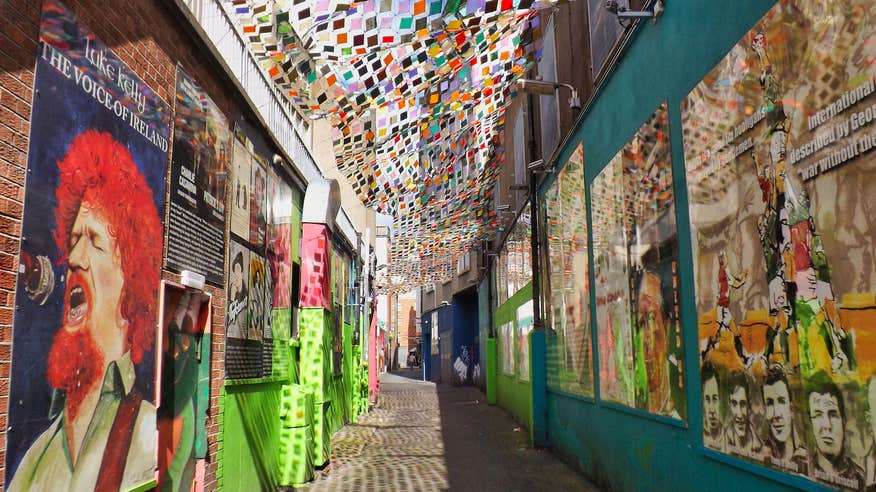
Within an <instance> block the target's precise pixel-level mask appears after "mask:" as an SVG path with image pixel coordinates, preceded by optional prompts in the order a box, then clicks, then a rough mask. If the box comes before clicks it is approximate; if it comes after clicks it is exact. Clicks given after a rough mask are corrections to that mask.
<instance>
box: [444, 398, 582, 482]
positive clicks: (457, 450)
mask: <svg viewBox="0 0 876 492" xmlns="http://www.w3.org/2000/svg"><path fill="white" fill-rule="evenodd" d="M436 390H437V393H438V402H439V407H440V412H441V435H442V438H443V441H444V455H445V459H446V464H447V474H448V482H449V484H450V489H451V490H475V489H476V490H484V491H487V490H489V491H492V490H495V491H507V490H519V491H539V490H549V491H560V490H562V491H579V490H580V491H596V490H599V489H597V488H596V487H595V486H594V485H593V484H591V483H589V482H588V481H587V480H586V479H585V478H584V477H583V476H581V475H580V474H578V473H576V472H575V471H573V470H572V469H571V468H569V467H568V466H567V465H566V464H564V463H563V462H561V461H560V460H559V459H558V458H557V457H556V456H554V455H553V453H551V452H550V451H549V450H547V449H535V448H532V447H531V446H530V444H529V431H528V430H527V429H526V428H525V427H523V426H521V425H520V424H518V423H517V422H515V421H514V420H513V419H512V418H511V416H510V415H509V414H508V413H507V412H506V411H505V410H503V409H502V408H500V407H498V406H493V405H488V404H487V403H486V395H485V394H484V393H483V392H482V391H481V390H480V389H479V388H477V387H474V386H450V385H444V384H438V385H437V386H436Z"/></svg>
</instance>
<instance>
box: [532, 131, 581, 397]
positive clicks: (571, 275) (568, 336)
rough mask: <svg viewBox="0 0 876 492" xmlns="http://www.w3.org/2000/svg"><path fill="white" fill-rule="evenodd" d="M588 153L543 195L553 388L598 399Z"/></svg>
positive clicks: (568, 164)
mask: <svg viewBox="0 0 876 492" xmlns="http://www.w3.org/2000/svg"><path fill="white" fill-rule="evenodd" d="M585 205H586V201H585V195H584V147H583V146H582V145H581V144H578V147H577V148H576V149H575V151H574V152H573V153H572V156H571V157H570V158H569V160H568V161H567V162H566V164H565V166H563V168H562V170H561V171H560V173H559V175H558V176H557V179H556V181H555V182H554V183H552V184H551V186H550V187H549V188H548V190H547V192H546V193H545V195H544V202H543V204H542V207H541V208H542V210H543V211H544V224H545V229H544V230H545V237H546V239H547V240H546V241H545V245H546V251H545V252H544V256H546V257H547V261H546V263H545V265H546V268H545V274H544V278H545V283H546V288H545V291H546V295H545V297H546V298H547V299H549V305H547V306H545V309H543V312H545V313H548V316H549V321H548V324H547V325H546V326H549V327H550V328H551V330H549V331H548V333H547V350H548V354H547V358H548V360H547V365H548V368H547V369H548V385H549V386H550V387H552V388H555V389H559V390H562V391H567V392H569V393H574V394H578V395H585V396H593V366H592V362H591V360H592V357H591V355H592V349H591V335H590V333H591V332H590V288H589V283H590V277H589V275H590V274H589V264H588V258H587V210H586V206H585Z"/></svg>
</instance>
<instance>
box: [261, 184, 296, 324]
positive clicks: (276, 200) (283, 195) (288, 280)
mask: <svg viewBox="0 0 876 492" xmlns="http://www.w3.org/2000/svg"><path fill="white" fill-rule="evenodd" d="M268 197H269V200H268V203H269V204H270V206H269V207H268V217H269V220H268V239H267V241H268V245H267V257H268V258H267V259H268V263H269V265H270V267H271V277H272V278H273V280H274V289H273V296H272V297H273V307H274V309H288V308H290V307H292V299H291V297H292V244H291V239H292V214H293V207H292V187H290V186H289V185H288V184H286V183H285V182H284V181H283V180H282V179H280V178H279V177H278V176H277V174H276V173H275V172H274V171H273V170H270V171H269V172H268Z"/></svg>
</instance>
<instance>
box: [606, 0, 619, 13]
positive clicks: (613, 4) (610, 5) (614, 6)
mask: <svg viewBox="0 0 876 492" xmlns="http://www.w3.org/2000/svg"><path fill="white" fill-rule="evenodd" d="M620 9H621V7H620V5H618V3H617V0H605V10H608V11H609V12H611V13H612V14H616V13H617V12H618V10H620Z"/></svg>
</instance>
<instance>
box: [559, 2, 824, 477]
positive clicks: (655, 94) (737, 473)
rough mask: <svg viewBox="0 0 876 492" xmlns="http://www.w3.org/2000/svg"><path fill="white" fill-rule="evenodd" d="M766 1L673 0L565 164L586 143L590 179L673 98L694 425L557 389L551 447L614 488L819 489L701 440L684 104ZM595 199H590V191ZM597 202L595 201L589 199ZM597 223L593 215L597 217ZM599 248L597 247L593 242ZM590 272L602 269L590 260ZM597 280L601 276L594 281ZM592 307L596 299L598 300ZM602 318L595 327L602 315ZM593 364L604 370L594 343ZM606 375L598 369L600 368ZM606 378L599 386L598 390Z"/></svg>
mask: <svg viewBox="0 0 876 492" xmlns="http://www.w3.org/2000/svg"><path fill="white" fill-rule="evenodd" d="M774 3H775V2H773V1H767V0H734V1H732V2H712V1H702V0H669V1H667V2H666V11H665V13H664V15H663V17H662V18H660V19H658V20H657V23H656V24H652V23H651V22H643V23H642V25H641V26H639V28H638V31H637V33H636V34H635V35H634V37H633V40H632V42H631V44H630V46H629V48H628V49H627V51H626V52H625V53H624V55H623V56H622V58H621V61H620V63H619V65H618V66H617V67H616V69H615V70H614V72H613V73H612V74H610V75H609V78H608V80H607V82H606V85H605V87H604V89H603V90H602V91H601V93H600V94H599V97H598V98H597V99H596V101H595V102H594V103H593V105H592V106H591V107H590V108H589V109H588V110H587V113H586V114H585V115H584V117H583V119H582V120H581V121H580V122H579V124H578V126H577V127H576V129H575V130H574V132H573V135H572V137H571V138H570V140H569V141H568V142H567V143H566V145H565V147H564V149H563V152H562V154H561V155H560V158H559V159H558V161H557V162H558V163H562V162H565V161H566V159H568V157H569V155H570V154H571V151H572V150H573V149H574V148H575V146H576V145H577V144H578V143H579V142H583V144H584V154H585V168H584V169H585V178H586V181H587V183H588V185H590V184H592V182H593V178H594V177H595V176H596V175H597V174H598V173H599V172H600V171H601V170H602V168H604V167H605V165H606V164H607V163H608V161H609V160H610V159H611V157H612V156H614V155H615V153H617V151H618V150H619V149H620V148H621V147H622V146H623V145H624V144H625V143H626V142H627V141H628V140H629V139H630V138H631V137H632V136H633V134H634V133H635V132H636V131H637V130H638V128H639V126H640V125H642V123H643V122H645V121H646V120H647V119H648V117H649V116H650V115H651V114H652V113H653V112H654V111H655V110H656V109H657V107H658V106H659V105H660V103H661V102H662V101H663V100H664V99H665V100H668V103H669V112H670V136H671V143H672V161H673V162H672V164H673V175H674V180H675V183H674V191H675V197H676V203H677V208H676V210H677V217H676V218H677V222H678V238H679V250H680V252H679V265H680V271H679V277H680V291H681V314H682V323H683V330H684V343H685V357H684V362H685V364H684V365H685V367H686V368H691V370H688V371H687V372H686V375H685V387H686V392H687V400H688V411H689V422H688V425H687V427H683V426H677V425H674V424H672V423H669V422H666V421H663V420H660V419H657V418H654V417H650V416H647V415H645V414H643V413H640V412H637V411H635V410H632V411H628V410H624V409H620V408H617V407H612V406H610V405H606V404H603V403H602V402H601V401H600V400H599V399H598V398H597V400H596V401H595V402H594V401H590V400H586V399H583V398H582V399H579V398H575V397H572V396H569V395H566V394H557V393H552V392H551V391H550V390H548V398H547V412H548V439H549V441H550V443H551V446H552V447H553V448H554V449H555V450H556V451H557V452H558V453H559V454H561V455H563V456H565V457H566V458H567V459H568V461H570V462H572V463H574V464H576V465H577V466H578V467H579V468H580V469H582V470H583V471H584V472H585V473H586V474H587V475H588V476H589V477H590V478H591V479H592V480H594V481H595V482H596V483H597V484H599V485H601V486H602V487H604V488H606V489H610V490H642V489H648V490H716V489H721V490H727V491H733V490H739V491H748V490H789V489H795V488H797V487H802V488H807V489H816V488H818V486H816V485H814V484H813V483H812V482H809V481H806V480H803V479H798V478H795V477H791V476H789V475H785V474H781V473H778V472H774V471H771V470H768V469H766V468H763V467H759V466H756V465H752V464H749V463H747V462H744V461H742V460H739V459H736V458H732V457H729V456H725V455H721V454H717V453H713V452H710V451H707V450H705V449H704V448H703V447H702V404H701V402H702V395H701V391H700V385H699V372H698V367H699V360H698V356H699V351H698V350H697V317H696V312H695V301H694V290H693V288H694V285H693V271H692V262H691V242H690V221H689V217H688V197H687V191H686V184H685V179H684V176H685V169H684V153H683V147H682V132H681V130H682V127H681V110H680V104H681V101H682V99H684V98H685V97H686V96H687V94H688V92H689V91H690V90H691V89H692V88H693V87H694V86H695V85H696V84H697V83H699V82H700V80H701V79H702V78H703V76H704V75H705V74H706V73H707V72H708V71H709V70H711V69H712V68H713V67H714V66H715V65H716V64H717V63H718V62H719V61H720V60H721V59H722V58H723V57H724V56H725V55H726V54H727V52H728V51H729V50H730V48H731V47H732V46H733V45H734V44H735V43H736V42H737V41H738V40H739V39H740V38H741V37H742V36H743V35H744V34H745V33H746V32H747V31H748V30H749V29H750V28H751V27H752V26H753V25H754V24H755V22H757V20H758V19H760V17H761V16H762V15H763V14H764V13H765V12H766V11H767V10H768V9H769V8H770V7H772V6H773V5H774ZM587 198H588V202H589V200H590V197H589V196H588V197H587ZM588 204H589V203H588ZM590 223H592V221H591V222H590ZM591 248H592V244H591ZM590 271H591V274H592V272H593V271H594V270H593V267H592V264H591V269H590ZM591 285H593V279H592V278H591ZM591 309H592V311H591V312H595V309H596V307H595V301H594V300H593V299H592V297H591ZM592 318H593V323H594V327H593V328H594V332H595V316H594V317H592ZM593 343H594V345H593V347H594V361H593V365H594V367H599V364H598V357H599V355H600V354H597V353H596V352H597V349H596V348H597V347H598V345H597V341H596V340H595V337H594V340H593ZM596 376H597V377H598V374H597V375H596ZM598 386H599V385H598V380H597V381H596V387H598Z"/></svg>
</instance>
